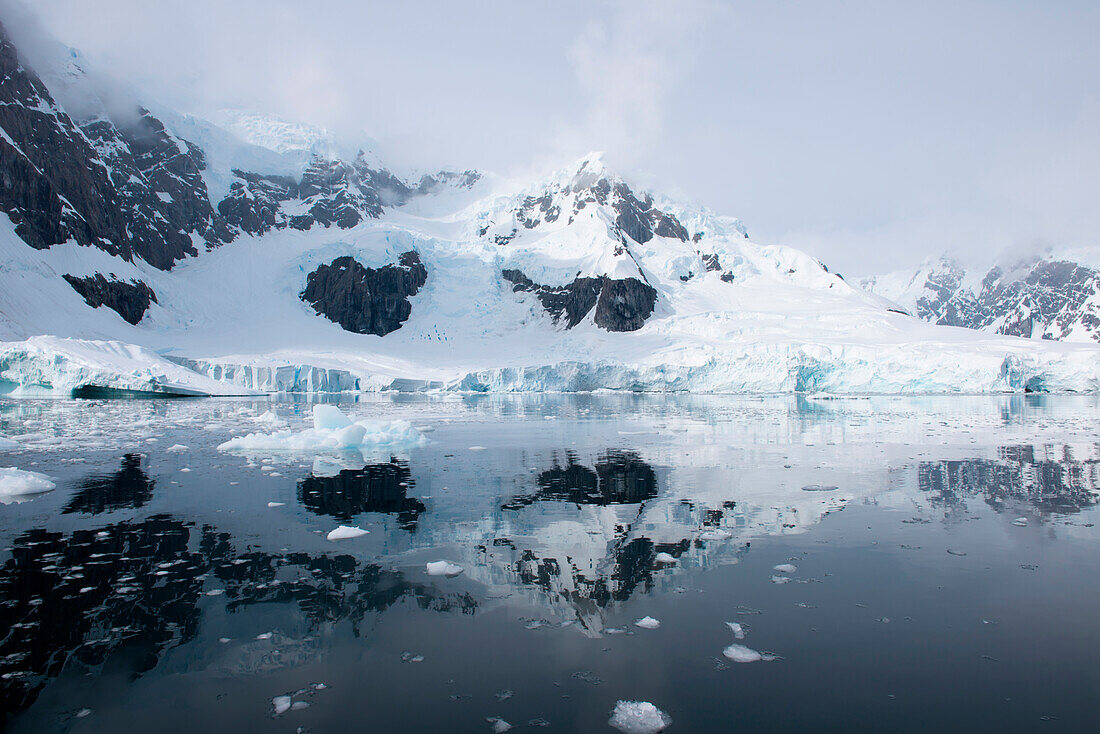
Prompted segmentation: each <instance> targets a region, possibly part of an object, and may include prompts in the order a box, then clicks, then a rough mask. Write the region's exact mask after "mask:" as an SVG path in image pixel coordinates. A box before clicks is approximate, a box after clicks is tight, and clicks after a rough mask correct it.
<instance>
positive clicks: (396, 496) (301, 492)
mask: <svg viewBox="0 0 1100 734" xmlns="http://www.w3.org/2000/svg"><path fill="white" fill-rule="evenodd" d="M412 486H414V482H413V479H412V475H411V474H410V473H409V465H408V464H407V463H406V462H403V461H399V460H397V459H393V458H391V459H390V461H389V463H386V464H370V465H368V466H365V467H363V468H362V469H354V470H352V469H345V470H343V471H341V472H340V473H339V474H337V475H336V476H333V477H307V478H306V479H303V480H302V481H300V482H298V501H299V502H301V503H302V505H303V506H304V507H305V508H306V509H307V510H309V511H310V512H313V513H315V514H318V515H328V516H330V517H334V518H336V519H337V520H340V521H341V522H350V521H351V519H352V517H354V516H355V515H358V514H360V513H362V512H383V513H386V514H390V515H396V516H397V520H398V523H399V524H400V525H401V527H402V528H405V529H407V530H412V529H414V528H415V527H416V521H417V518H419V517H420V515H422V514H423V513H424V512H426V511H427V507H425V506H424V503H423V502H421V501H420V500H418V499H416V498H415V497H409V496H408V491H409V488H410V487H412Z"/></svg>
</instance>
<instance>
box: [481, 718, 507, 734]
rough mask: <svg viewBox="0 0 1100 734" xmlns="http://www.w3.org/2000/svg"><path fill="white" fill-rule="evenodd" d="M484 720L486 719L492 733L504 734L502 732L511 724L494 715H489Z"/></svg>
mask: <svg viewBox="0 0 1100 734" xmlns="http://www.w3.org/2000/svg"><path fill="white" fill-rule="evenodd" d="M485 720H486V721H488V722H489V724H490V725H491V728H492V730H493V734H504V732H506V731H508V730H509V729H511V728H512V725H511V724H509V723H508V722H507V721H505V720H504V719H501V718H497V717H495V716H490V717H488V718H486V719H485Z"/></svg>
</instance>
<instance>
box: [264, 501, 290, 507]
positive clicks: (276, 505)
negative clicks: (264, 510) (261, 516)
mask: <svg viewBox="0 0 1100 734" xmlns="http://www.w3.org/2000/svg"><path fill="white" fill-rule="evenodd" d="M267 506H268V507H284V506H286V502H268V503H267Z"/></svg>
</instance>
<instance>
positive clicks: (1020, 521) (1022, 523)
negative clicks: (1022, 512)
mask: <svg viewBox="0 0 1100 734" xmlns="http://www.w3.org/2000/svg"><path fill="white" fill-rule="evenodd" d="M1027 522H1028V521H1027V518H1026V517H1018V518H1016V519H1015V520H1013V521H1012V524H1013V525H1015V526H1017V527H1020V528H1026V527H1027Z"/></svg>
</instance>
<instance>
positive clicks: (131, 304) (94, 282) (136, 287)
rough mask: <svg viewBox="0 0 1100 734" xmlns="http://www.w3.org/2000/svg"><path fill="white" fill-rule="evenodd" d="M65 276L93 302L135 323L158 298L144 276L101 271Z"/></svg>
mask: <svg viewBox="0 0 1100 734" xmlns="http://www.w3.org/2000/svg"><path fill="white" fill-rule="evenodd" d="M62 277H64V278H65V280H66V281H68V283H69V285H71V286H72V287H73V290H75V291H76V292H77V293H79V294H80V295H82V296H83V297H84V300H85V301H87V303H88V305H89V306H91V307H92V308H99V307H100V306H106V307H107V308H109V309H111V310H112V311H114V312H115V313H117V314H118V315H119V316H121V317H122V318H124V319H125V320H126V321H128V322H130V323H131V324H136V323H138V322H139V321H141V319H142V317H144V316H145V312H146V311H147V310H148V309H149V304H150V303H156V302H157V294H156V293H154V292H153V289H152V288H150V287H149V286H147V285H146V284H145V283H144V282H142V281H140V280H135V281H131V282H127V281H124V280H113V279H112V280H107V278H105V277H103V275H101V274H99V273H96V274H95V275H93V276H89V277H86V278H77V277H76V276H73V275H64V276H62Z"/></svg>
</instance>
